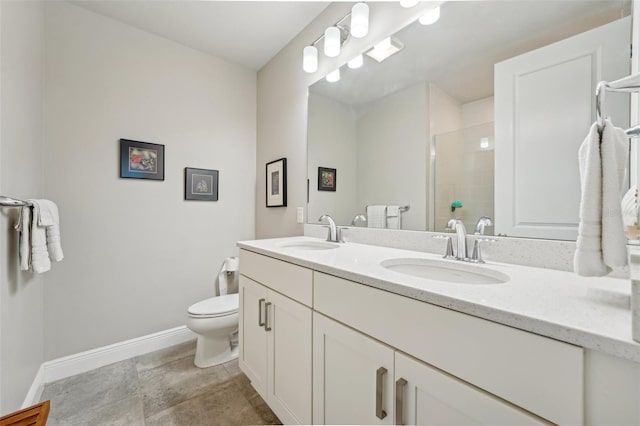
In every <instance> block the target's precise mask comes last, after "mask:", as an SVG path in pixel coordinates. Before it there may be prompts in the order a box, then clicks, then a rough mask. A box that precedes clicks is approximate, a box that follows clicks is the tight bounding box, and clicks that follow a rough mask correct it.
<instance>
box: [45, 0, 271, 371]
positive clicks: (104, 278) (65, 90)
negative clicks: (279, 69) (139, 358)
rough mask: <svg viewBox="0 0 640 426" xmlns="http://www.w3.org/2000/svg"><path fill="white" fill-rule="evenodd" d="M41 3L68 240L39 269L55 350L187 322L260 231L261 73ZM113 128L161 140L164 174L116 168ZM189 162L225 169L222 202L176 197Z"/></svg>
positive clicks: (50, 159) (56, 196)
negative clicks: (140, 176) (148, 176)
mask: <svg viewBox="0 0 640 426" xmlns="http://www.w3.org/2000/svg"><path fill="white" fill-rule="evenodd" d="M45 10H46V19H45V35H46V44H45V52H46V74H45V88H46V92H45V134H46V136H47V139H46V144H45V149H44V155H45V158H46V160H45V162H44V178H45V182H44V193H45V195H46V197H47V198H51V199H52V200H54V201H55V202H56V203H58V206H59V208H60V214H61V228H62V244H63V248H64V251H65V259H64V260H63V261H62V262H61V263H59V264H55V265H54V267H53V271H51V272H50V273H48V274H47V276H46V278H47V283H46V290H45V299H46V306H45V323H46V328H45V336H46V337H45V355H46V359H52V358H56V357H60V356H63V355H68V354H72V353H76V352H79V351H83V350H87V349H91V348H95V347H99V346H103V345H106V344H110V343H114V342H118V341H122V340H125V339H130V338H134V337H138V336H141V335H145V334H148V333H152V332H156V331H159V330H164V329H168V328H171V327H175V326H179V325H183V324H184V323H185V314H186V309H187V307H188V306H189V305H190V304H192V303H194V302H196V301H198V300H201V299H203V298H206V297H209V296H211V295H212V289H213V280H214V275H215V273H216V272H217V270H218V268H219V266H220V264H221V262H222V260H223V258H224V257H225V256H229V255H233V254H235V253H236V252H237V250H236V247H235V243H236V241H238V240H243V239H250V238H253V237H254V212H255V204H254V200H255V198H254V197H255V164H256V160H255V143H256V73H255V72H254V71H251V70H248V69H245V68H243V67H240V66H238V65H234V64H231V63H228V62H225V61H223V60H219V59H216V58H214V57H211V56H209V55H206V54H203V53H200V52H198V51H195V50H193V49H190V48H187V47H184V46H182V45H179V44H177V43H174V42H171V41H168V40H166V39H163V38H160V37H157V36H155V35H152V34H149V33H146V32H143V31H140V30H137V29H134V28H132V27H129V26H127V25H124V24H121V23H118V22H116V21H113V20H110V19H108V18H105V17H102V16H100V15H97V14H94V13H92V12H88V11H86V10H84V9H82V8H79V7H76V6H74V5H72V4H68V3H62V2H47V4H46V9H45ZM120 138H128V139H134V140H140V141H147V142H154V143H159V144H164V145H165V147H166V148H165V181H164V182H161V181H145V180H135V179H120V178H119V177H118V176H119V171H118V152H119V144H118V140H119V139H120ZM186 166H189V167H198V168H206V169H217V170H219V171H220V187H219V197H220V200H219V201H218V202H197V201H188V202H187V201H183V193H184V182H183V179H184V178H183V173H184V172H183V170H184V167H186ZM263 172H264V171H263ZM258 192H260V191H258Z"/></svg>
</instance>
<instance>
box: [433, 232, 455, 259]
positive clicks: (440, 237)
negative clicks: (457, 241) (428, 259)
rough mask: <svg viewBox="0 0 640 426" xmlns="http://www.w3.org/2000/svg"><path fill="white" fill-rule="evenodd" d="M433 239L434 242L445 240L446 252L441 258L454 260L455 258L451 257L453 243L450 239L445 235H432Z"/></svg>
mask: <svg viewBox="0 0 640 426" xmlns="http://www.w3.org/2000/svg"><path fill="white" fill-rule="evenodd" d="M433 238H435V239H436V240H447V250H446V252H445V254H444V256H442V257H443V258H444V259H455V258H456V257H455V256H454V255H453V242H452V241H451V237H450V236H447V235H434V236H433Z"/></svg>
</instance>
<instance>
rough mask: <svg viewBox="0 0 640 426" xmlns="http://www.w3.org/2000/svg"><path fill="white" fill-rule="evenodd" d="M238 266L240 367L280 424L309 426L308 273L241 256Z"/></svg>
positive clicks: (246, 254) (261, 258)
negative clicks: (239, 268) (289, 294)
mask: <svg viewBox="0 0 640 426" xmlns="http://www.w3.org/2000/svg"><path fill="white" fill-rule="evenodd" d="M240 262H241V263H240V264H241V265H243V266H242V271H241V276H240V312H241V315H240V324H239V339H240V355H239V364H240V368H241V369H242V371H244V373H245V374H246V375H247V377H249V379H250V380H251V383H252V385H253V387H254V388H255V389H256V391H257V392H258V393H259V394H260V395H261V396H262V397H263V399H264V400H265V401H266V402H267V403H268V404H269V406H270V407H271V409H272V410H273V411H274V413H275V414H276V415H277V416H278V418H279V419H280V420H282V421H283V422H284V423H285V424H291V423H299V424H310V423H311V359H312V354H311V336H312V329H311V308H310V306H309V305H310V303H311V297H310V296H311V293H310V292H311V287H312V283H311V271H310V270H308V269H305V268H301V267H299V266H296V265H292V264H288V263H285V262H281V261H278V260H275V259H271V258H268V257H266V256H261V255H258V254H255V253H251V252H246V251H242V252H241V260H240ZM288 287H292V288H295V289H294V290H293V291H291V292H290V293H293V294H295V296H296V297H300V298H301V299H302V300H298V301H296V300H294V299H292V298H290V297H285V296H283V295H282V294H281V293H279V291H283V292H285V294H288V293H289V292H287V289H288ZM302 287H307V290H308V291H307V292H305V291H300V290H301V289H302ZM278 290H279V291H278ZM305 294H307V295H308V298H306V297H305ZM300 302H303V303H300ZM304 302H307V304H306V305H305V303H304Z"/></svg>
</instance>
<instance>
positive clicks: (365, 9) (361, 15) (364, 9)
mask: <svg viewBox="0 0 640 426" xmlns="http://www.w3.org/2000/svg"><path fill="white" fill-rule="evenodd" d="M368 32H369V5H368V4H366V3H362V2H361V3H356V4H354V5H353V7H352V8H351V35H352V36H354V37H355V38H362V37H364V36H366V35H367V33H368Z"/></svg>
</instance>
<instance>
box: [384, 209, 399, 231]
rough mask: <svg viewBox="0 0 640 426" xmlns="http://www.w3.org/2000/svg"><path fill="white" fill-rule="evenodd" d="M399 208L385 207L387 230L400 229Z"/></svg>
mask: <svg viewBox="0 0 640 426" xmlns="http://www.w3.org/2000/svg"><path fill="white" fill-rule="evenodd" d="M400 224H401V221H400V206H387V228H389V229H400Z"/></svg>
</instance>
